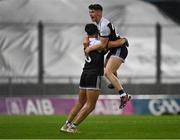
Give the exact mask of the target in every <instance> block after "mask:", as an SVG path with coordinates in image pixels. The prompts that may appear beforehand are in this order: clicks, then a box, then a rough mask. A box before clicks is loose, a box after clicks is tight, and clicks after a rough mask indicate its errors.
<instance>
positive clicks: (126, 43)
mask: <svg viewBox="0 0 180 140" xmlns="http://www.w3.org/2000/svg"><path fill="white" fill-rule="evenodd" d="M123 39H125V43H124V44H123V45H126V46H127V47H129V42H128V40H127V38H123Z"/></svg>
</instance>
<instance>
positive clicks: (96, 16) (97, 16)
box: [89, 10, 102, 23]
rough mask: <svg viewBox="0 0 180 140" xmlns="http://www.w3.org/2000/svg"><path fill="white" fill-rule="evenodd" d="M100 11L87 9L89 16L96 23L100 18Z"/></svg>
mask: <svg viewBox="0 0 180 140" xmlns="http://www.w3.org/2000/svg"><path fill="white" fill-rule="evenodd" d="M101 15H102V14H101V12H100V11H98V10H89V16H90V18H91V20H92V21H93V22H96V23H98V22H99V21H100V19H101Z"/></svg>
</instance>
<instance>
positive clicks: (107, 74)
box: [104, 69, 112, 77]
mask: <svg viewBox="0 0 180 140" xmlns="http://www.w3.org/2000/svg"><path fill="white" fill-rule="evenodd" d="M111 74H112V72H111V71H110V70H108V69H105V71H104V75H105V76H106V77H109V76H110V75H111Z"/></svg>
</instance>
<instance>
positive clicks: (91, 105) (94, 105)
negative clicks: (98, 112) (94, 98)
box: [86, 104, 96, 112]
mask: <svg viewBox="0 0 180 140" xmlns="http://www.w3.org/2000/svg"><path fill="white" fill-rule="evenodd" d="M86 107H87V109H88V110H89V112H92V111H93V110H94V109H95V107H96V104H87V106H86Z"/></svg>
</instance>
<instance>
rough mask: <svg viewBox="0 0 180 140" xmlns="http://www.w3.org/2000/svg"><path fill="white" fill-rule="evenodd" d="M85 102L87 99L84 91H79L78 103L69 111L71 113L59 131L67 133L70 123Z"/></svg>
mask: <svg viewBox="0 0 180 140" xmlns="http://www.w3.org/2000/svg"><path fill="white" fill-rule="evenodd" d="M86 100H87V98H86V90H83V89H80V91H79V99H78V102H77V103H76V104H75V105H74V106H73V108H72V109H71V111H70V113H69V115H68V118H67V121H66V122H65V124H64V125H63V126H62V127H61V131H65V132H66V131H67V129H68V128H69V127H70V126H71V124H72V121H73V120H74V118H75V117H76V115H77V114H78V112H79V111H80V110H81V108H82V107H83V106H84V104H85V103H86Z"/></svg>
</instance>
